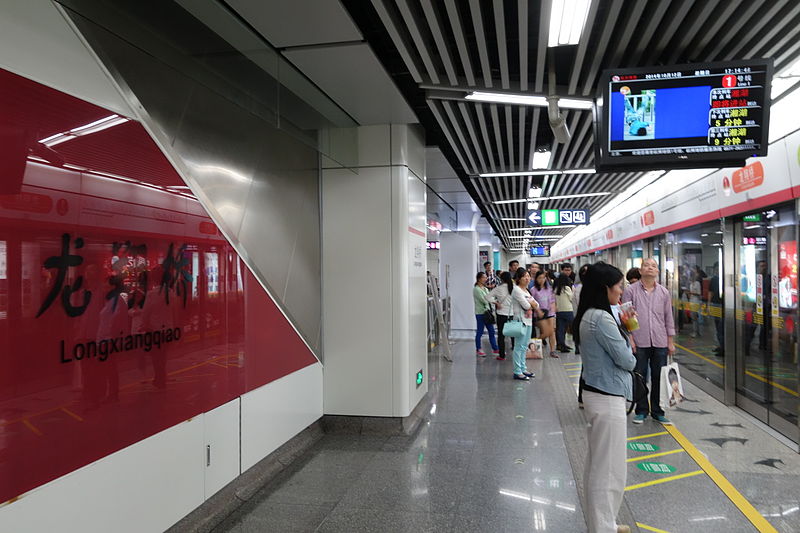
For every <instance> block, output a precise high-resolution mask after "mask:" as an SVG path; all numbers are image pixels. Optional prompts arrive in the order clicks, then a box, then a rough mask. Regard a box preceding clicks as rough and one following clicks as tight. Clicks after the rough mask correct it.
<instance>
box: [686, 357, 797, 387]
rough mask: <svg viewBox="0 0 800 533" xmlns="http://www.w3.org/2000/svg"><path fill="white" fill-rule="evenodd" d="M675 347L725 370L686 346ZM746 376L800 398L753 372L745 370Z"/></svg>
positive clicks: (778, 384) (722, 366)
mask: <svg viewBox="0 0 800 533" xmlns="http://www.w3.org/2000/svg"><path fill="white" fill-rule="evenodd" d="M675 346H677V347H678V348H680V349H681V350H683V351H685V352H688V353H690V354H692V355H694V356H695V357H699V358H700V359H702V360H704V361H708V362H709V363H711V364H712V365H714V366H716V367H719V368H725V366H724V365H721V364H719V363H717V362H716V361H712V360H711V359H709V358H708V357H705V356H702V355H700V354H699V353H697V352H695V351H694V350H690V349H689V348H686V347H685V346H681V345H680V344H676V345H675ZM745 374H747V375H748V376H750V377H752V378H755V379H757V380H759V381H761V382H763V383H767V384H769V385H772V386H773V387H775V388H776V389H780V390H782V391H784V392H788V393H789V394H791V395H793V396H797V397H800V393H798V392H797V391H794V390H792V389H790V388H789V387H785V386H783V385H781V384H780V383H775V382H774V381H772V380H770V379H767V378H765V377H764V376H759V375H758V374H755V373H753V372H751V371H750V370H745Z"/></svg>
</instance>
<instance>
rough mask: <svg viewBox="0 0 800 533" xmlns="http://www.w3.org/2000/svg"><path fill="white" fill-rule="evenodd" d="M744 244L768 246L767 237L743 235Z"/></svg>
mask: <svg viewBox="0 0 800 533" xmlns="http://www.w3.org/2000/svg"><path fill="white" fill-rule="evenodd" d="M742 244H755V245H756V246H766V245H767V238H766V237H742Z"/></svg>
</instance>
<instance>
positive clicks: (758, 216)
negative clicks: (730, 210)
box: [742, 213, 761, 222]
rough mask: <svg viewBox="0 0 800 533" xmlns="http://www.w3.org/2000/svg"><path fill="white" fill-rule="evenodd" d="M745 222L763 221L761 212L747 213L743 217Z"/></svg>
mask: <svg viewBox="0 0 800 533" xmlns="http://www.w3.org/2000/svg"><path fill="white" fill-rule="evenodd" d="M742 220H743V221H744V222H761V213H756V214H754V215H745V216H744V217H742Z"/></svg>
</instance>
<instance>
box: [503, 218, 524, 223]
mask: <svg viewBox="0 0 800 533" xmlns="http://www.w3.org/2000/svg"><path fill="white" fill-rule="evenodd" d="M500 220H502V221H504V222H519V221H520V220H523V221H524V220H525V219H524V218H501V219H500Z"/></svg>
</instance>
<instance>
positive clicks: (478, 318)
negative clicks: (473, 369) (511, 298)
mask: <svg viewBox="0 0 800 533" xmlns="http://www.w3.org/2000/svg"><path fill="white" fill-rule="evenodd" d="M485 283H486V273H485V272H478V274H477V276H475V285H474V286H473V287H472V299H473V301H474V303H475V322H476V324H477V328H476V330H475V355H477V356H478V357H486V352H484V351H483V350H482V349H481V337H483V328H484V327H485V328H486V329H487V330H488V331H489V342H490V343H491V344H492V353H495V354H498V353H500V352H499V351H498V350H497V341H496V340H495V339H494V326H493V325H492V324H487V323H486V322H485V319H484V313H486V311H491V309H492V306H491V305H489V300H488V296H489V289H487V288H486V286H485Z"/></svg>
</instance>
